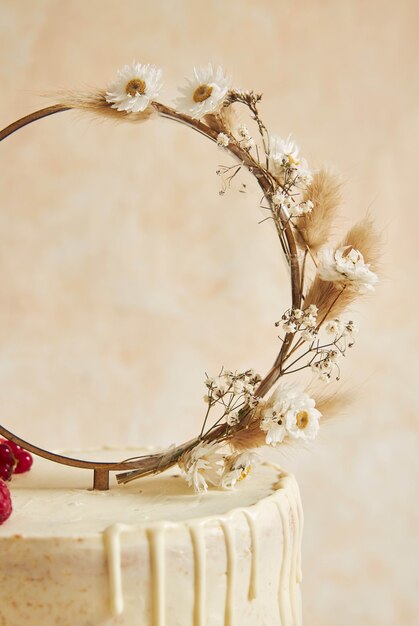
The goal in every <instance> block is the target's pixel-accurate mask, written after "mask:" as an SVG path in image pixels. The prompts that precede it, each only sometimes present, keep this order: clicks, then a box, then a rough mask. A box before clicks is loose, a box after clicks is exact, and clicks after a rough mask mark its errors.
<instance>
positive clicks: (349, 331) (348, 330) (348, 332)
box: [343, 320, 358, 337]
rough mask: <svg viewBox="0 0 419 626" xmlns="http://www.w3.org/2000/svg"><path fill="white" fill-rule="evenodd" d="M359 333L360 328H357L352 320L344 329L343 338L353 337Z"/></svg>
mask: <svg viewBox="0 0 419 626" xmlns="http://www.w3.org/2000/svg"><path fill="white" fill-rule="evenodd" d="M357 332H358V328H357V327H356V326H355V324H354V322H353V321H352V320H349V322H346V324H345V326H344V329H343V336H344V337H348V336H349V337H353V335H355V334H356V333H357Z"/></svg>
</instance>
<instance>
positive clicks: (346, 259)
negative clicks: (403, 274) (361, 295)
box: [318, 246, 378, 292]
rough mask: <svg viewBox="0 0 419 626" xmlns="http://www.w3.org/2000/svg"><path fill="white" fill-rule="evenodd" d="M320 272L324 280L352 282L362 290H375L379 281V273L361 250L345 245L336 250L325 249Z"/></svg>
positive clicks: (320, 262)
mask: <svg viewBox="0 0 419 626" xmlns="http://www.w3.org/2000/svg"><path fill="white" fill-rule="evenodd" d="M318 273H319V276H320V278H322V279H323V280H326V281H331V282H342V283H346V284H351V285H352V286H353V287H355V288H356V289H358V290H359V291H361V292H365V291H374V285H375V284H376V283H377V282H378V276H377V274H374V272H372V271H371V270H370V269H369V265H368V264H367V263H365V261H364V257H363V256H362V254H361V252H360V251H359V250H356V249H355V248H352V247H351V246H343V247H342V248H338V249H337V250H335V252H333V250H330V249H329V250H324V251H323V253H322V255H321V257H320V260H319V267H318Z"/></svg>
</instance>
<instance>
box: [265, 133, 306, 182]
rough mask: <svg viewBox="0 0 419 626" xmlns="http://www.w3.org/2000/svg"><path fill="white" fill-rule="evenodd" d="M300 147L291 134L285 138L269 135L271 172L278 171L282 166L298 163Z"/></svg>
mask: <svg viewBox="0 0 419 626" xmlns="http://www.w3.org/2000/svg"><path fill="white" fill-rule="evenodd" d="M299 155H300V149H299V147H298V146H297V144H296V143H295V141H294V140H293V139H291V135H289V136H288V138H287V139H282V138H281V137H277V136H271V137H270V138H269V164H270V166H272V168H273V173H274V174H275V173H279V172H281V171H282V169H283V168H284V167H288V166H290V165H298V164H299V163H300V156H299Z"/></svg>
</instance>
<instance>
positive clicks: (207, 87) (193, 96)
mask: <svg viewBox="0 0 419 626" xmlns="http://www.w3.org/2000/svg"><path fill="white" fill-rule="evenodd" d="M230 83H231V80H230V77H228V76H226V75H225V74H224V70H223V69H222V68H221V67H217V68H213V67H212V65H211V64H208V66H207V67H200V68H194V74H193V77H192V79H188V80H187V84H186V86H185V87H180V88H179V91H180V92H181V94H182V95H181V96H179V97H178V98H177V99H176V107H177V109H178V111H180V112H181V113H186V114H187V115H190V116H191V117H193V118H194V119H200V118H202V117H204V115H207V114H208V113H216V112H217V111H218V110H219V109H220V107H221V105H222V103H223V101H224V99H225V97H226V95H227V92H228V90H229V88H230Z"/></svg>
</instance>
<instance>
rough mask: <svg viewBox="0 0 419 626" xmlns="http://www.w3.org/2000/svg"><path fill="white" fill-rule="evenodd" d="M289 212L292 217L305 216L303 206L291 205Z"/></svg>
mask: <svg viewBox="0 0 419 626" xmlns="http://www.w3.org/2000/svg"><path fill="white" fill-rule="evenodd" d="M289 212H290V216H291V217H301V216H302V215H304V209H303V207H302V206H301V204H291V205H290V209H289Z"/></svg>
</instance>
